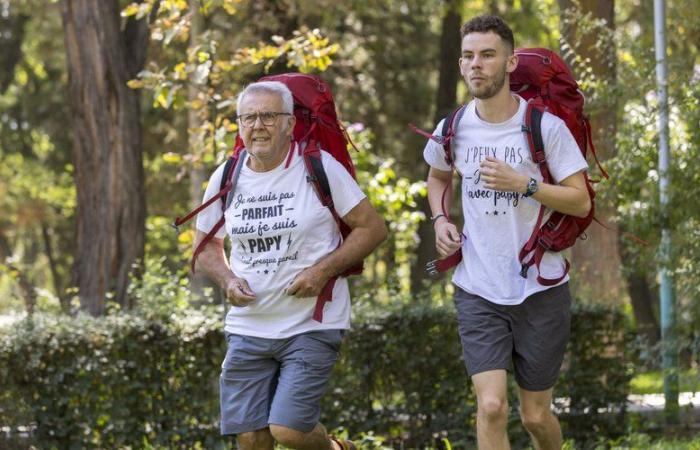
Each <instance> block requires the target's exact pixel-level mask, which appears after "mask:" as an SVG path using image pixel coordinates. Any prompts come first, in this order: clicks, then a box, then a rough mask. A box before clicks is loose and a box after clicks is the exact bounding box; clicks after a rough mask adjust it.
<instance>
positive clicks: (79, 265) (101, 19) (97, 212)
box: [61, 0, 148, 316]
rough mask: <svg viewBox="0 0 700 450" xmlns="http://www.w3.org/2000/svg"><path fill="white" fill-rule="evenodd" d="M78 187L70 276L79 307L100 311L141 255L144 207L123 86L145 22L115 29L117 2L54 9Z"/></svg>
mask: <svg viewBox="0 0 700 450" xmlns="http://www.w3.org/2000/svg"><path fill="white" fill-rule="evenodd" d="M61 12H62V17H63V26H64V32H65V33H64V34H65V45H66V53H67V65H68V74H69V84H70V91H69V92H70V103H71V107H72V111H73V142H74V143H73V160H74V162H75V183H76V189H77V205H78V206H77V214H76V221H77V225H76V228H77V247H78V248H77V254H76V258H75V266H74V270H75V271H76V279H77V283H78V288H79V295H80V303H81V308H82V309H84V310H86V311H88V312H89V313H90V314H92V315H95V316H97V315H101V314H103V313H104V311H105V298H106V295H107V294H108V293H109V292H113V293H114V295H115V297H114V298H115V300H116V301H117V302H119V303H120V304H121V305H122V306H124V307H127V308H128V307H131V306H133V305H131V304H128V303H127V298H126V289H127V286H128V281H129V280H128V277H129V273H130V272H131V271H132V269H133V268H134V267H138V266H139V265H140V264H141V260H142V258H143V252H144V233H145V216H146V204H145V194H144V180H143V178H144V175H143V163H142V156H141V124H140V107H139V95H138V92H137V91H135V90H132V89H130V88H129V87H128V86H127V85H126V83H127V81H129V80H130V79H133V78H135V77H136V75H137V73H138V71H139V70H140V69H141V68H142V67H143V63H144V61H145V54H146V46H147V42H148V24H147V22H146V21H145V20H143V19H142V20H140V21H133V20H129V21H128V22H127V24H126V27H125V29H124V30H122V29H121V27H120V16H119V14H120V9H119V1H118V0H100V1H94V0H63V1H62V3H61Z"/></svg>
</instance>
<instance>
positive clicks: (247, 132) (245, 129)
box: [238, 91, 295, 171]
mask: <svg viewBox="0 0 700 450" xmlns="http://www.w3.org/2000/svg"><path fill="white" fill-rule="evenodd" d="M282 107H283V105H282V99H281V98H280V96H279V95H277V94H275V93H274V92H264V91H263V92H251V93H249V94H247V95H245V96H244V97H243V101H242V102H241V105H240V108H239V110H238V117H239V121H238V125H239V127H240V129H241V138H242V139H243V143H244V144H245V147H246V150H247V151H248V154H249V155H250V156H251V159H252V161H251V168H253V169H254V170H258V171H267V170H271V169H274V168H275V167H276V166H277V165H278V164H279V163H281V162H282V160H283V159H284V156H285V155H286V153H287V150H288V149H289V142H290V140H291V136H292V132H293V131H294V123H295V119H294V116H293V115H285V114H284V113H283V109H282ZM265 113H279V114H277V115H275V116H274V118H271V117H269V116H270V115H269V114H265ZM247 114H257V115H258V117H256V118H255V121H254V122H253V123H251V124H249V125H248V126H246V123H245V120H244V118H245V116H246V115H247ZM260 115H267V116H268V117H267V121H268V123H269V124H266V123H263V119H262V118H261V117H260ZM249 120H250V119H249Z"/></svg>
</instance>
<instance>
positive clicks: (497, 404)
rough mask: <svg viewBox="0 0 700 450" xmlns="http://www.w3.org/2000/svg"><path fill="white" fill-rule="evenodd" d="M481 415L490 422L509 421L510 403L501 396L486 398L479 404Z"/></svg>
mask: <svg viewBox="0 0 700 450" xmlns="http://www.w3.org/2000/svg"><path fill="white" fill-rule="evenodd" d="M478 410H479V415H481V416H482V417H483V418H484V419H486V420H487V421H489V422H501V421H506V420H507V419H508V401H507V400H506V399H505V398H502V397H499V396H486V397H484V398H482V399H481V401H479V402H478Z"/></svg>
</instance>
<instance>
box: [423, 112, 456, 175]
mask: <svg viewBox="0 0 700 450" xmlns="http://www.w3.org/2000/svg"><path fill="white" fill-rule="evenodd" d="M444 121H445V119H442V120H441V121H440V123H438V125H437V127H436V128H435V131H433V136H442V123H443V122H444ZM423 159H425V162H427V163H428V165H430V167H434V168H436V169H438V170H444V171H449V170H450V169H451V167H450V165H449V164H447V161H445V148H444V147H443V146H442V145H440V144H438V143H437V142H435V141H434V140H432V139H428V142H427V143H426V144H425V148H424V149H423Z"/></svg>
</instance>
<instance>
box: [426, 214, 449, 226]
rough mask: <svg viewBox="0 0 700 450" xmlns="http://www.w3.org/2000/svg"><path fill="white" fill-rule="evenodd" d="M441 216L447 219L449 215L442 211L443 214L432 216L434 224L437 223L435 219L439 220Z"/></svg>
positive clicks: (431, 220) (431, 219)
mask: <svg viewBox="0 0 700 450" xmlns="http://www.w3.org/2000/svg"><path fill="white" fill-rule="evenodd" d="M440 217H444V218H445V219H447V216H446V215H444V214H442V213H441V214H435V215H434V216H432V217H431V218H430V222H431V223H433V224H435V221H436V220H438V219H439V218H440Z"/></svg>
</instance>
